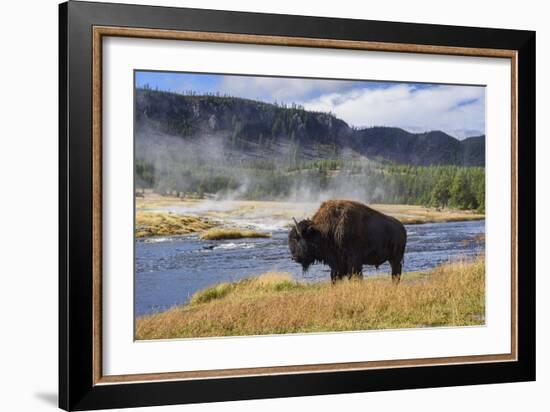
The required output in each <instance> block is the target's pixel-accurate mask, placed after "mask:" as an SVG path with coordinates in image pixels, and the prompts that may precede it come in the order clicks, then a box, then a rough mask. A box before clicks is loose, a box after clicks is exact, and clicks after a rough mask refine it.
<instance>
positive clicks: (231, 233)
mask: <svg viewBox="0 0 550 412" xmlns="http://www.w3.org/2000/svg"><path fill="white" fill-rule="evenodd" d="M267 237H271V234H269V233H263V232H257V231H255V230H250V229H241V228H236V227H215V228H213V229H209V230H207V231H205V232H203V233H201V235H200V238H201V239H202V240H225V239H242V238H267Z"/></svg>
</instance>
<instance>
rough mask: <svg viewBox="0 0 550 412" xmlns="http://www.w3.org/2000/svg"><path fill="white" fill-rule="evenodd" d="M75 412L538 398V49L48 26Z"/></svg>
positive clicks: (251, 31) (366, 30) (70, 9)
mask: <svg viewBox="0 0 550 412" xmlns="http://www.w3.org/2000/svg"><path fill="white" fill-rule="evenodd" d="M59 10H60V34H59V41H60V48H59V50H60V53H59V55H60V69H59V76H60V78H59V79H60V81H59V84H60V110H59V116H60V145H59V147H60V149H59V150H60V163H59V169H60V173H59V176H60V202H59V203H60V228H59V230H60V236H59V238H60V248H59V250H60V252H59V253H60V255H59V262H60V263H59V264H60V272H59V292H60V293H59V296H60V303H59V305H60V309H59V324H60V328H59V330H60V339H59V342H60V348H59V351H60V356H59V359H60V367H59V371H60V372H59V373H60V376H59V392H60V396H59V402H60V407H61V408H63V409H66V410H88V409H103V408H115V407H133V406H148V405H164V404H177V403H192V402H216V401H224V400H239V399H258V398H270V397H289V396H305V395H318V394H335V393H350V392H361V391H380V390H394V389H405V388H427V387H439V386H452V385H472V384H486V383H498V382H518V381H528V380H534V379H535V259H534V255H535V247H534V246H535V213H534V208H535V202H534V199H535V187H534V181H535V179H534V176H535V156H534V153H535V33H534V32H531V31H516V30H505V29H488V28H471V27H454V26H443V25H426V24H410V23H394V22H380V21H364V20H351V19H331V18H318V17H305V16H290V15H269V14H256V13H242V12H227V11H214V10H198V9H182V8H168V7H149V6H135V5H120V4H106V3H85V2H74V1H71V2H68V3H64V4H61V5H60V9H59Z"/></svg>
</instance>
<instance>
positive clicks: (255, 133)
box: [136, 89, 485, 166]
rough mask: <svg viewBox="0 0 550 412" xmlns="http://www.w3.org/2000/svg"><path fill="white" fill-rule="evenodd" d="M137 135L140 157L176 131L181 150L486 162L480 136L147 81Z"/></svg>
mask: <svg viewBox="0 0 550 412" xmlns="http://www.w3.org/2000/svg"><path fill="white" fill-rule="evenodd" d="M136 137H137V144H136V154H137V158H138V159H140V158H148V157H149V152H150V151H151V150H153V149H154V148H155V147H166V146H168V145H169V144H170V147H174V148H175V147H178V146H177V143H178V141H177V140H175V139H179V140H180V143H181V142H185V143H186V145H185V146H181V150H199V149H202V150H212V151H213V152H216V153H215V154H216V155H219V156H224V157H232V158H237V159H239V158H240V159H247V160H250V159H257V160H265V159H270V160H272V159H273V158H274V157H275V158H281V157H284V158H285V159H289V158H292V160H293V161H294V162H296V161H297V160H316V159H327V158H329V159H335V158H343V159H345V158H353V157H358V156H364V157H368V158H370V159H373V160H383V161H390V162H392V163H398V164H409V165H416V166H430V165H456V166H484V165H485V136H477V137H470V138H467V139H465V140H463V141H460V140H458V139H455V138H454V137H452V136H449V135H448V134H446V133H444V132H441V131H431V132H428V133H410V132H407V131H405V130H403V129H399V128H392V127H372V128H365V129H356V128H352V127H350V126H349V125H348V124H347V123H346V122H344V121H343V120H341V119H338V118H337V117H335V116H334V115H332V114H329V113H320V112H311V111H306V110H304V109H303V108H301V107H299V106H291V107H287V106H283V105H275V104H269V103H263V102H258V101H253V100H248V99H241V98H236V97H226V96H190V95H181V94H176V93H168V92H160V91H154V90H149V89H138V90H136ZM167 139H168V140H167ZM174 143H176V145H174ZM184 148H187V149H184ZM174 150H175V149H174Z"/></svg>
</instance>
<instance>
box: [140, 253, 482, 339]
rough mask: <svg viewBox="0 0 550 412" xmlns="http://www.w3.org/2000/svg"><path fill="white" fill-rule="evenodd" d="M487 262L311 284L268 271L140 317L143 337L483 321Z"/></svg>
mask: <svg viewBox="0 0 550 412" xmlns="http://www.w3.org/2000/svg"><path fill="white" fill-rule="evenodd" d="M484 315H485V262H484V260H483V259H482V258H478V259H476V260H474V261H463V262H455V263H451V264H447V265H443V266H440V267H438V268H436V269H434V270H432V271H429V272H418V273H414V274H404V275H403V279H402V281H401V283H400V284H399V285H398V286H394V285H393V284H392V283H391V280H390V276H379V277H372V278H365V279H364V280H362V281H360V280H353V279H352V280H351V281H342V282H338V283H337V284H336V285H334V286H333V285H331V284H330V283H329V282H325V283H317V284H305V283H301V282H297V281H295V280H293V279H292V277H291V276H290V275H288V274H284V273H268V274H264V275H261V276H259V277H256V278H248V279H243V280H240V281H238V282H234V283H222V284H219V285H216V286H213V287H210V288H207V289H205V290H203V291H200V292H197V293H196V294H195V295H194V296H193V297H192V299H191V301H190V302H189V304H187V305H185V306H179V307H174V308H172V309H170V310H168V311H166V312H162V313H158V314H154V315H148V316H143V317H141V318H138V319H137V323H136V337H137V339H169V338H188V337H206V336H231V335H233V336H236V335H263V334H280V333H303V332H328V331H353V330H372V329H388V328H390V329H394V328H418V327H434V326H466V325H480V324H484V322H485V321H484V319H485V316H484Z"/></svg>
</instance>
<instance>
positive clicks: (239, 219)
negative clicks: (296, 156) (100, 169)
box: [136, 192, 485, 238]
mask: <svg viewBox="0 0 550 412" xmlns="http://www.w3.org/2000/svg"><path fill="white" fill-rule="evenodd" d="M319 204H320V203H319V202H315V203H308V202H282V201H281V202H279V201H261V200H213V199H192V198H178V197H175V196H160V195H157V194H155V193H151V192H145V193H144V194H141V195H140V197H136V236H137V237H143V236H158V235H163V236H166V235H179V234H189V233H202V232H204V231H206V230H208V229H211V228H213V227H224V228H231V229H232V230H237V231H238V230H239V229H241V230H245V229H255V230H256V232H259V233H265V234H268V233H269V232H270V231H272V230H276V229H281V228H285V227H287V226H288V225H289V224H290V222H291V221H292V218H293V217H295V218H296V219H303V218H306V217H311V216H312V215H313V214H314V213H315V211H316V210H317V209H318V208H319ZM369 206H370V207H372V208H374V209H376V210H379V211H380V212H382V213H384V214H387V215H389V216H393V217H395V218H396V219H398V220H400V221H401V222H402V223H403V224H423V223H442V222H458V221H470V220H480V219H484V218H485V215H483V214H480V213H476V212H474V211H469V210H456V209H436V208H429V207H424V206H417V205H387V204H370V205H369ZM178 217H179V219H178ZM167 221H170V222H171V224H167V223H166V222H167ZM172 230H173V231H172ZM171 231H172V232H171ZM241 237H246V236H241ZM234 238H238V237H234Z"/></svg>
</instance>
